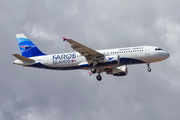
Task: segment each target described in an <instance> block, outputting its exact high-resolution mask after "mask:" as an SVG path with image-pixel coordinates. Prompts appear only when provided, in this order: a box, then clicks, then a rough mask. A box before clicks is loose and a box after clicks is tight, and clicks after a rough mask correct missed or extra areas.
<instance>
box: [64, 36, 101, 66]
mask: <svg viewBox="0 0 180 120" xmlns="http://www.w3.org/2000/svg"><path fill="white" fill-rule="evenodd" d="M63 39H64V41H67V42H68V43H70V44H71V47H72V48H73V49H74V50H76V51H77V52H79V53H80V54H81V55H82V56H84V57H85V58H86V60H87V61H88V64H91V63H96V62H98V60H102V59H103V58H104V54H102V53H99V52H97V51H96V50H93V49H91V48H89V47H87V46H85V45H82V44H80V43H78V42H76V41H74V40H72V39H67V38H63ZM96 64H97V63H96Z"/></svg>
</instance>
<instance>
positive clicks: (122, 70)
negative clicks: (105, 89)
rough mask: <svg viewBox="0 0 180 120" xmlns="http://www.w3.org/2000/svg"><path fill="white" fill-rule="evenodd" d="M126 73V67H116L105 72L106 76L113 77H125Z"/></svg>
mask: <svg viewBox="0 0 180 120" xmlns="http://www.w3.org/2000/svg"><path fill="white" fill-rule="evenodd" d="M127 73H128V70H127V66H120V67H116V68H113V69H112V70H110V71H107V72H106V74H110V75H114V76H125V75H127Z"/></svg>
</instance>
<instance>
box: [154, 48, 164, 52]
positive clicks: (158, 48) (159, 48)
mask: <svg viewBox="0 0 180 120" xmlns="http://www.w3.org/2000/svg"><path fill="white" fill-rule="evenodd" d="M155 50H156V51H157V50H158V51H160V50H161V51H163V49H161V48H156V49H155Z"/></svg>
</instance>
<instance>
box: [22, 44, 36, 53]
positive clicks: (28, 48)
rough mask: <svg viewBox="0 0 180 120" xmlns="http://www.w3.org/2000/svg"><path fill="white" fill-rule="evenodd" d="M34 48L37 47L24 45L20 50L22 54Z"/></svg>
mask: <svg viewBox="0 0 180 120" xmlns="http://www.w3.org/2000/svg"><path fill="white" fill-rule="evenodd" d="M33 47H35V46H33V45H23V46H20V48H21V49H22V50H21V52H25V51H28V50H30V49H31V48H33Z"/></svg>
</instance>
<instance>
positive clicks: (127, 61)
mask: <svg viewBox="0 0 180 120" xmlns="http://www.w3.org/2000/svg"><path fill="white" fill-rule="evenodd" d="M120 63H121V65H130V64H141V63H145V62H144V61H141V60H137V59H132V58H120ZM113 64H117V61H111V62H110V63H99V64H97V65H96V67H102V66H109V65H113ZM28 67H36V68H42V69H50V70H76V69H84V68H91V67H92V65H88V64H85V65H81V66H72V67H51V66H46V65H43V64H41V63H36V64H33V65H28Z"/></svg>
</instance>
